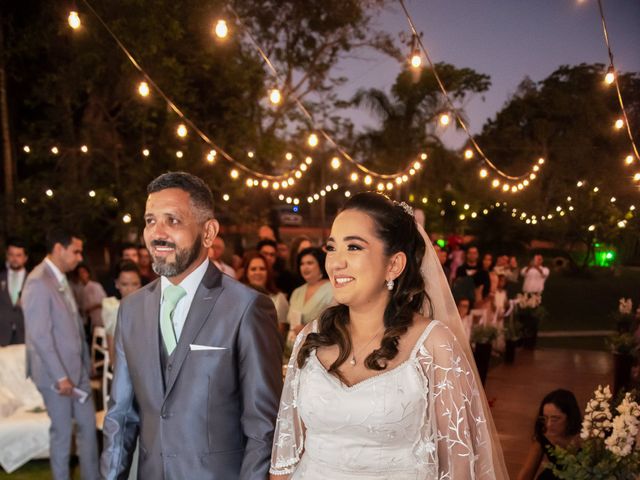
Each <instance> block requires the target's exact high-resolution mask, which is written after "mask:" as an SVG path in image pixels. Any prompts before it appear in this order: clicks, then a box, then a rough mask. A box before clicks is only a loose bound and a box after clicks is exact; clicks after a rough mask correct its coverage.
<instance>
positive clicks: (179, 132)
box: [176, 123, 187, 138]
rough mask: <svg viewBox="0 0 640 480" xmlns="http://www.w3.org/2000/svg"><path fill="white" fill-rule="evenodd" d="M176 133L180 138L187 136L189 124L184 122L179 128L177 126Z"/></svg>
mask: <svg viewBox="0 0 640 480" xmlns="http://www.w3.org/2000/svg"><path fill="white" fill-rule="evenodd" d="M176 134H177V135H178V136H179V137H180V138H184V137H186V136H187V126H186V125H185V124H184V123H181V124H180V125H178V128H176Z"/></svg>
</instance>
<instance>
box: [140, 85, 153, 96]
mask: <svg viewBox="0 0 640 480" xmlns="http://www.w3.org/2000/svg"><path fill="white" fill-rule="evenodd" d="M150 92H151V90H150V89H149V84H148V83H147V82H140V83H139V84H138V94H139V95H140V96H141V97H148V96H149V93H150Z"/></svg>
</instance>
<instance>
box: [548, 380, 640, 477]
mask: <svg viewBox="0 0 640 480" xmlns="http://www.w3.org/2000/svg"><path fill="white" fill-rule="evenodd" d="M611 399H612V395H611V390H610V388H609V387H608V386H605V387H604V388H603V387H601V386H598V388H597V389H596V390H595V392H594V395H593V398H592V399H591V400H589V403H588V404H587V408H586V409H585V415H584V419H583V421H582V431H581V432H580V438H581V439H582V442H581V444H580V445H574V446H570V447H568V448H567V449H564V448H562V447H555V449H554V453H555V456H556V459H557V462H556V463H555V465H554V466H553V473H554V475H555V476H556V477H557V478H560V479H566V480H593V479H597V480H600V479H601V480H609V479H617V480H631V479H637V478H640V477H638V472H640V445H639V444H640V442H639V441H638V432H639V431H640V407H639V406H638V403H637V402H636V401H635V399H634V398H633V396H632V394H631V393H627V394H626V395H625V396H624V399H623V400H622V402H620V404H619V405H618V406H617V407H616V409H615V411H616V412H617V414H616V415H615V416H614V415H612V413H611Z"/></svg>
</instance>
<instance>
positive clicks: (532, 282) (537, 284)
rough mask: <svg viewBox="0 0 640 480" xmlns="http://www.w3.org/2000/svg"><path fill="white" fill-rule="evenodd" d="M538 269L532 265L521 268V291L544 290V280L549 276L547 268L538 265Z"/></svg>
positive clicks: (538, 291) (539, 291) (533, 291)
mask: <svg viewBox="0 0 640 480" xmlns="http://www.w3.org/2000/svg"><path fill="white" fill-rule="evenodd" d="M540 270H541V271H540ZM540 270H538V269H537V268H534V267H524V268H523V269H522V276H523V277H524V284H523V285H522V291H523V292H525V293H542V291H543V290H544V282H545V280H546V279H547V277H548V276H549V269H548V268H547V267H543V266H540Z"/></svg>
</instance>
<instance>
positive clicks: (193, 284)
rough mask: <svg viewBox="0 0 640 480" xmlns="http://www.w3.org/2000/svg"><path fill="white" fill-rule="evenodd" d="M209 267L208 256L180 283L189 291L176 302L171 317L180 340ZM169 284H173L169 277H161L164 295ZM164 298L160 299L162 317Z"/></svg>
mask: <svg viewBox="0 0 640 480" xmlns="http://www.w3.org/2000/svg"><path fill="white" fill-rule="evenodd" d="M208 267H209V259H208V258H206V259H205V260H204V262H202V263H201V264H200V266H199V267H198V268H196V269H195V270H194V271H193V272H191V273H190V274H189V275H187V277H186V278H185V279H184V280H182V281H181V282H180V283H179V284H178V285H179V286H181V287H182V288H184V290H185V291H186V292H187V294H186V295H185V296H184V297H182V298H181V299H180V301H179V302H178V303H177V304H176V308H175V310H174V311H173V318H172V319H171V320H172V322H173V329H174V331H175V332H176V338H177V339H178V340H180V335H181V334H182V328H183V327H184V322H185V320H186V319H187V315H188V313H189V309H190V308H191V302H192V301H193V297H194V296H195V294H196V290H198V286H199V285H200V282H202V278H203V277H204V274H205V273H206V271H207V268H208ZM169 285H172V283H171V282H170V281H169V279H168V278H167V277H165V276H163V277H161V279H160V286H161V287H162V295H163V297H164V291H165V289H166V288H167V287H168V286H169ZM163 299H164V298H162V299H160V318H162V312H163V310H164V309H163V306H162V300H163Z"/></svg>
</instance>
